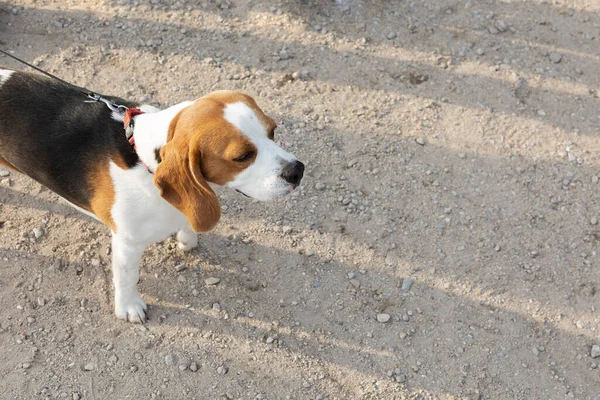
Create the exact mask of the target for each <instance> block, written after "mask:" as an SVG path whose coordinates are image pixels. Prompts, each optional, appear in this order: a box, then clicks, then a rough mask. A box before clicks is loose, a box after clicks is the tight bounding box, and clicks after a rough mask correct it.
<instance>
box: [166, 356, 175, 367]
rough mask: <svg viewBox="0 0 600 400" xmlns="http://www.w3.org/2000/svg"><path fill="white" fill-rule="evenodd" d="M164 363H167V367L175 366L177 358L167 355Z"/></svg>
mask: <svg viewBox="0 0 600 400" xmlns="http://www.w3.org/2000/svg"><path fill="white" fill-rule="evenodd" d="M165 363H167V365H175V364H176V363H177V357H175V356H174V355H173V354H167V355H166V356H165Z"/></svg>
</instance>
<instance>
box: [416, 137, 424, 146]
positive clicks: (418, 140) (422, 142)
mask: <svg viewBox="0 0 600 400" xmlns="http://www.w3.org/2000/svg"><path fill="white" fill-rule="evenodd" d="M415 142H417V144H420V145H421V146H425V139H423V138H422V137H418V138H416V139H415Z"/></svg>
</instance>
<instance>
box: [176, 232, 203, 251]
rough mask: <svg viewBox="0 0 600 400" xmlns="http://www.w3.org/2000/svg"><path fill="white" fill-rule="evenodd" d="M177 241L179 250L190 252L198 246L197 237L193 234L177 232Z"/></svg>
mask: <svg viewBox="0 0 600 400" xmlns="http://www.w3.org/2000/svg"><path fill="white" fill-rule="evenodd" d="M177 241H178V243H177V247H178V248H179V250H183V251H190V250H192V249H193V248H194V247H197V246H198V235H197V234H196V233H194V232H187V231H179V232H178V233H177Z"/></svg>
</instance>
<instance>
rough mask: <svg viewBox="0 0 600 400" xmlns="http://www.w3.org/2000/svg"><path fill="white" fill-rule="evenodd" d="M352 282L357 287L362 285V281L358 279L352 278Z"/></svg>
mask: <svg viewBox="0 0 600 400" xmlns="http://www.w3.org/2000/svg"><path fill="white" fill-rule="evenodd" d="M350 284H351V285H352V286H354V287H355V288H357V289H358V288H359V287H360V281H359V280H358V279H350Z"/></svg>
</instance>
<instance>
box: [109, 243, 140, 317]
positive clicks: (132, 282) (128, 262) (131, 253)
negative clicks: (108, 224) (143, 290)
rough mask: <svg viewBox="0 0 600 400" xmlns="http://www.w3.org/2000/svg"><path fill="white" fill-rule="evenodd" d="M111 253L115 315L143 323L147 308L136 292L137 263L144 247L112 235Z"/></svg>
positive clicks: (138, 271) (138, 275) (138, 274)
mask: <svg viewBox="0 0 600 400" xmlns="http://www.w3.org/2000/svg"><path fill="white" fill-rule="evenodd" d="M112 252H113V262H112V265H113V282H114V284H115V314H116V316H117V318H120V319H124V320H127V321H130V322H135V323H144V322H145V321H146V310H147V306H146V303H145V302H144V300H142V298H141V297H140V294H139V293H138V291H137V283H138V280H139V277H140V270H139V262H140V259H141V258H142V253H143V252H144V246H142V245H140V244H137V243H132V242H131V241H128V240H126V239H124V238H122V237H119V235H117V234H113V238H112Z"/></svg>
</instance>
